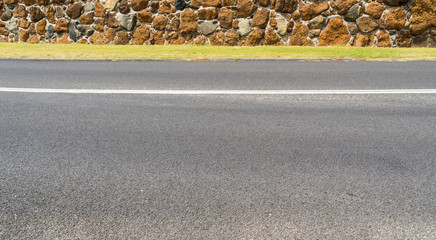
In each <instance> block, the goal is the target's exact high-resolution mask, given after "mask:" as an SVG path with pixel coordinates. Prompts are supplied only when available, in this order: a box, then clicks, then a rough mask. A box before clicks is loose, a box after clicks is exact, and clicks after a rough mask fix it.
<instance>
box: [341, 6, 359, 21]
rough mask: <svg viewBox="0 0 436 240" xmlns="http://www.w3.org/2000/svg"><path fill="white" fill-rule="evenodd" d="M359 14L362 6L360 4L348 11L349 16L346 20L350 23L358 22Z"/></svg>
mask: <svg viewBox="0 0 436 240" xmlns="http://www.w3.org/2000/svg"><path fill="white" fill-rule="evenodd" d="M359 13H360V6H359V4H355V5H353V6H352V7H351V8H350V9H349V10H348V11H347V14H345V16H344V20H345V21H348V22H354V21H356V18H357V17H359Z"/></svg>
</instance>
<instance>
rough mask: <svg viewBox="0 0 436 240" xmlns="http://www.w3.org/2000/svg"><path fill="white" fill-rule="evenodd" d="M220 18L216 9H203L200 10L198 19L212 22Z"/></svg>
mask: <svg viewBox="0 0 436 240" xmlns="http://www.w3.org/2000/svg"><path fill="white" fill-rule="evenodd" d="M217 17H218V11H217V10H216V9H215V8H203V9H200V10H198V19H200V20H212V19H216V18H217Z"/></svg>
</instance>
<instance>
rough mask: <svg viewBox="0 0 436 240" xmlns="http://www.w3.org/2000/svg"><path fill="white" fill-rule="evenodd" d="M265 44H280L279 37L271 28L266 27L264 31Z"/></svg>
mask: <svg viewBox="0 0 436 240" xmlns="http://www.w3.org/2000/svg"><path fill="white" fill-rule="evenodd" d="M265 45H282V42H281V40H280V37H279V36H278V35H277V33H276V31H274V29H272V28H268V29H267V30H266V33H265Z"/></svg>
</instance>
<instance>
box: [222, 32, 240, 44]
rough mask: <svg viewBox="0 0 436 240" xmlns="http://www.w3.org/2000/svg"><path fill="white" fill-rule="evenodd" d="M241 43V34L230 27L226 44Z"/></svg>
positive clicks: (225, 39)
mask: <svg viewBox="0 0 436 240" xmlns="http://www.w3.org/2000/svg"><path fill="white" fill-rule="evenodd" d="M238 43H239V34H238V32H237V31H236V30H234V29H230V30H229V31H227V32H226V35H225V37H224V46H237V45H238Z"/></svg>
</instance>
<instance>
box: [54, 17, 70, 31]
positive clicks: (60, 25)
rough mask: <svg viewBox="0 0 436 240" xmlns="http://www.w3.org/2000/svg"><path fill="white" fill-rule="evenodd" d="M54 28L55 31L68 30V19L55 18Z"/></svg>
mask: <svg viewBox="0 0 436 240" xmlns="http://www.w3.org/2000/svg"><path fill="white" fill-rule="evenodd" d="M54 30H55V32H57V33H62V32H68V21H67V20H66V19H59V20H57V21H56V26H55V28H54Z"/></svg>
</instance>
